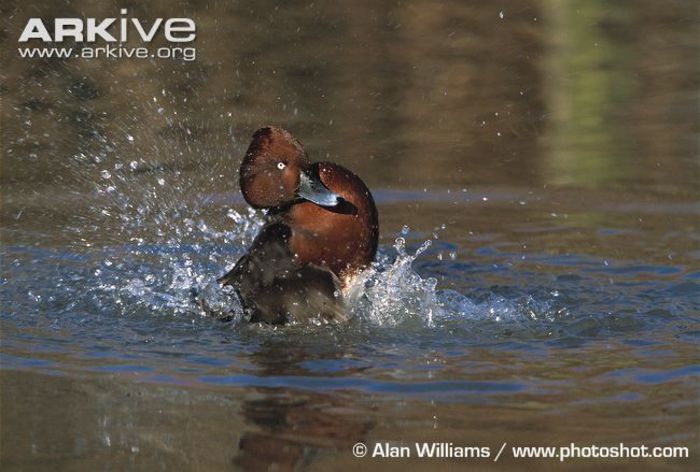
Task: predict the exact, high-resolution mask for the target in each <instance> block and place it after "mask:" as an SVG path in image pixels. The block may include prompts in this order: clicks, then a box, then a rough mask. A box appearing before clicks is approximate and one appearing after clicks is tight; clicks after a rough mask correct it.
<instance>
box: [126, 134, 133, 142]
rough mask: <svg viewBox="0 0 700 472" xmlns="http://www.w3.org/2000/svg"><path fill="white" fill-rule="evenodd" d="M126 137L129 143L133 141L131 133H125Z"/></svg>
mask: <svg viewBox="0 0 700 472" xmlns="http://www.w3.org/2000/svg"><path fill="white" fill-rule="evenodd" d="M126 139H127V140H129V142H130V143H133V142H134V137H133V136H132V135H130V134H127V135H126Z"/></svg>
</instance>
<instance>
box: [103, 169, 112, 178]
mask: <svg viewBox="0 0 700 472" xmlns="http://www.w3.org/2000/svg"><path fill="white" fill-rule="evenodd" d="M100 175H101V176H102V178H103V179H110V178H112V174H110V173H109V171H108V170H107V169H105V170H103V171H102V172H100Z"/></svg>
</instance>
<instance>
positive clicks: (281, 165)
mask: <svg viewBox="0 0 700 472" xmlns="http://www.w3.org/2000/svg"><path fill="white" fill-rule="evenodd" d="M285 167H287V164H285V163H284V162H278V163H277V168H278V169H279V170H283V169H284V168H285Z"/></svg>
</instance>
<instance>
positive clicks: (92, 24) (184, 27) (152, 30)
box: [19, 8, 196, 43]
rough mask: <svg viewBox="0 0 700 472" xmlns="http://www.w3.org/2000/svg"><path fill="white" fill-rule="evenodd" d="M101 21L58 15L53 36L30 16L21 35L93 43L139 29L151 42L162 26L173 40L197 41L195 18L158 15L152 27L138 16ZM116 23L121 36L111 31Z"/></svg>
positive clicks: (122, 38)
mask: <svg viewBox="0 0 700 472" xmlns="http://www.w3.org/2000/svg"><path fill="white" fill-rule="evenodd" d="M121 14H122V15H126V14H127V10H126V8H122V9H121ZM117 20H119V21H117ZM97 21H98V20H97V19H96V18H87V19H85V20H83V19H82V18H54V25H53V26H54V27H53V36H52V35H51V33H50V32H49V30H48V28H47V27H46V25H45V24H44V21H43V20H42V19H41V18H30V19H29V21H27V24H26V25H25V27H24V30H23V31H22V34H21V36H20V37H19V42H20V43H25V42H27V41H29V40H30V39H40V40H42V41H44V42H47V43H50V42H57V43H60V42H63V41H65V40H66V39H68V38H69V39H74V40H75V41H77V42H88V43H90V42H94V41H96V40H97V38H98V37H99V38H101V39H103V40H104V41H107V42H110V43H115V42H117V41H119V42H122V43H124V42H126V41H128V39H129V38H130V36H131V35H132V34H134V31H135V34H136V35H137V36H139V37H140V38H141V40H142V41H143V42H145V43H150V42H151V41H153V39H154V38H155V37H156V35H157V34H158V32H159V30H161V26H162V31H163V34H164V35H165V39H166V40H167V41H169V42H172V43H187V42H191V41H194V39H195V37H196V31H195V30H196V26H195V23H194V21H193V20H192V19H191V18H169V19H167V20H165V21H163V18H156V19H155V20H154V21H153V23H152V24H151V26H150V27H149V26H146V25H145V24H143V23H142V22H141V20H139V19H138V18H123V17H122V18H105V19H103V20H102V21H100V22H99V23H98V22H97ZM115 24H118V25H119V31H118V33H115V34H117V36H118V38H117V37H115V36H114V35H113V34H112V32H110V30H112V29H114V28H113V27H114V25H115ZM131 26H133V28H131ZM130 30H133V31H130Z"/></svg>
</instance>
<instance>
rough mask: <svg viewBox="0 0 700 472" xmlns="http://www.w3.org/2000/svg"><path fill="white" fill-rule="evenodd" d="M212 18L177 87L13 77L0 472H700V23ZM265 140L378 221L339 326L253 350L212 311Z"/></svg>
mask: <svg viewBox="0 0 700 472" xmlns="http://www.w3.org/2000/svg"><path fill="white" fill-rule="evenodd" d="M82 3H83V2H78V4H76V5H75V6H74V7H73V8H75V9H76V10H77V11H80V12H85V13H90V14H93V13H94V14H97V15H98V16H100V15H102V16H105V15H106V14H107V12H108V11H109V9H106V10H104V11H102V10H101V8H102V7H100V8H97V7H95V6H94V5H93V4H91V3H90V2H84V3H85V4H84V5H83V4H82ZM183 5H184V4H183ZM202 5H203V6H202ZM202 5H200V4H199V3H197V2H194V3H192V4H191V5H190V4H187V8H188V9H189V10H191V13H188V14H190V15H192V16H193V17H194V18H196V19H197V21H198V28H199V30H198V31H201V32H202V33H201V36H199V37H198V48H199V54H200V56H199V59H198V61H197V62H196V63H194V64H178V63H166V64H163V63H151V62H150V61H145V62H144V63H137V62H136V61H131V62H130V61H115V62H113V63H101V64H100V67H97V66H96V64H95V63H90V62H89V61H83V62H80V61H63V62H61V61H59V62H46V63H44V62H31V61H30V62H28V61H23V60H20V59H18V58H14V59H13V58H10V60H9V61H8V67H7V68H6V69H5V70H3V71H2V72H1V73H0V74H2V75H1V77H2V79H3V85H2V89H1V92H2V99H3V109H2V113H3V115H2V119H3V123H2V124H3V131H2V136H3V138H2V146H3V163H2V164H3V172H2V175H1V176H0V179H1V181H2V207H1V214H0V217H1V219H2V230H1V233H0V235H1V236H2V247H1V249H0V256H1V263H2V279H1V282H2V285H0V308H1V311H0V327H1V335H2V338H1V341H2V342H1V346H0V355H1V357H0V359H1V361H0V392H1V394H2V402H1V417H0V418H1V420H2V429H1V431H0V440H1V443H2V448H1V449H2V452H1V456H0V460H1V461H2V464H3V469H4V468H5V467H8V468H13V469H24V468H28V467H38V468H52V469H55V468H59V469H71V470H75V469H90V470H92V469H94V468H97V467H100V468H103V467H104V464H105V463H110V464H114V467H115V468H140V469H141V468H147V469H161V468H183V467H186V468H201V469H210V468H216V469H219V468H222V467H233V468H245V469H258V468H268V467H270V466H274V467H276V468H278V469H282V470H289V469H294V468H302V469H318V470H327V469H328V468H329V467H334V468H341V469H345V468H351V467H357V466H358V465H361V466H362V467H368V468H375V467H376V468H382V469H386V468H388V469H392V468H395V469H399V468H405V466H406V464H407V462H405V461H404V462H402V461H394V462H390V461H383V462H377V461H373V460H372V459H365V460H364V462H360V461H359V460H358V459H355V458H353V457H352V454H351V447H352V445H353V444H354V443H356V442H359V441H362V442H365V443H367V444H370V445H371V444H373V443H375V442H378V441H392V442H395V443H400V442H404V443H411V442H413V441H444V442H453V443H455V444H458V445H465V446H467V445H476V446H488V447H490V448H491V450H492V451H497V450H498V449H499V448H500V446H501V444H502V443H503V442H504V441H507V442H508V443H509V444H512V445H518V444H520V445H561V444H568V443H570V442H576V443H581V444H602V445H605V444H617V443H619V442H625V443H629V444H647V445H649V446H654V445H664V446H665V445H683V446H688V447H690V454H691V457H690V459H687V460H665V459H653V460H652V459H649V460H638V461H625V462H619V461H603V460H601V461H600V462H596V463H591V462H587V461H584V460H580V461H577V462H575V465H577V466H578V467H591V466H592V465H599V466H604V467H609V468H611V470H612V468H614V469H616V470H617V469H618V468H624V467H628V468H638V467H640V466H649V467H657V468H658V467H661V468H663V467H683V466H687V467H693V466H697V463H698V462H697V461H698V459H697V458H698V457H700V456H698V454H699V451H698V450H697V444H698V425H699V423H700V421H699V420H700V416H699V415H698V411H700V410H699V406H700V405H699V404H698V387H699V385H698V375H699V374H700V363H699V362H698V340H699V337H700V317H699V316H698V314H699V313H700V297H699V296H698V293H700V291H699V290H698V289H699V288H700V263H699V262H698V259H699V256H700V251H699V250H698V247H699V246H698V234H700V233H699V232H698V230H699V229H700V224H699V221H700V220H699V219H698V214H699V211H698V189H697V183H698V182H699V181H700V180H699V178H700V166H699V165H698V156H700V152H699V151H698V130H699V127H698V116H697V102H698V94H697V91H698V89H699V86H698V80H697V77H698V76H697V70H698V60H697V57H699V56H698V55H697V35H696V34H695V33H697V25H698V19H697V12H696V11H689V10H692V9H691V8H688V7H687V6H686V5H684V4H682V3H680V2H679V3H673V2H672V4H671V6H667V7H664V8H661V7H658V6H657V5H656V4H655V3H652V2H641V3H638V4H636V5H627V6H625V7H624V8H621V9H620V10H619V12H617V13H614V14H613V13H612V12H609V11H608V10H607V9H606V8H605V4H604V3H602V2H581V3H577V2H573V3H572V6H570V7H569V6H563V5H559V6H557V5H549V6H548V7H547V8H545V6H544V5H541V4H540V3H538V2H532V3H531V4H529V5H527V6H525V5H523V7H522V9H520V10H518V11H510V10H509V9H505V11H504V15H503V16H502V17H501V16H500V15H499V13H500V12H502V10H501V9H500V8H496V7H494V8H495V9H494V8H491V7H489V6H485V5H482V4H479V3H475V4H473V5H471V4H443V3H441V2H435V3H433V4H431V5H430V6H418V5H414V6H402V5H399V4H393V3H391V2H385V3H380V4H377V5H374V6H366V11H365V12H366V13H367V14H368V15H369V16H370V17H371V18H372V20H371V21H370V22H369V23H368V22H367V20H366V17H365V16H362V15H359V14H354V13H352V12H349V11H345V10H344V9H342V8H341V7H334V6H321V7H319V6H314V5H309V6H306V7H304V8H301V7H300V8H292V7H284V6H280V8H281V9H282V10H281V11H280V10H279V9H277V10H275V9H274V8H273V5H272V4H270V5H268V4H267V3H261V4H260V5H258V6H257V7H255V8H253V9H252V10H249V9H248V8H247V7H246V8H244V7H239V6H224V5H219V4H218V3H216V2H204V3H203V4H202ZM161 7H162V8H165V7H164V6H160V3H159V2H155V3H154V4H153V5H152V6H151V7H148V8H146V7H144V8H145V9H144V13H143V16H144V17H149V15H150V16H153V15H157V14H161V13H158V12H159V11H160V8H161ZM3 8H5V7H3ZM37 8H38V9H39V11H41V12H42V13H45V14H47V15H51V14H54V13H55V12H54V9H55V8H57V7H55V6H54V5H53V4H48V3H47V4H46V5H43V6H38V7H37ZM105 8H106V7H105ZM96 9H97V12H96ZM10 10H11V11H12V12H13V13H12V15H13V16H11V18H15V19H17V22H18V24H19V23H21V24H23V21H20V19H21V18H24V16H27V15H33V14H34V13H31V12H26V11H24V10H23V9H21V8H20V7H19V6H18V5H14V7H13V9H12V8H11V9H10ZM662 10H663V11H662ZM270 11H276V12H278V13H275V14H272V13H270ZM9 17H10V16H8V18H9ZM224 17H225V18H228V19H230V21H229V22H224V21H220V20H218V19H219V18H224ZM416 18H423V19H422V20H421V21H418V20H417V19H416ZM262 24H269V25H271V26H272V29H268V28H267V27H265V28H263V27H261V26H260V25H262ZM16 28H18V26H17V25H14V23H13V24H9V26H8V25H6V29H7V30H8V31H9V34H8V35H5V36H3V37H2V42H3V43H2V44H3V48H5V47H9V46H12V47H14V36H13V35H14V32H15V31H14V30H15V29H16ZM647 30H651V31H654V32H655V34H651V35H648V34H643V33H642V31H647ZM270 31H274V32H270ZM226 35H233V36H235V37H236V38H238V41H237V42H236V45H235V47H232V48H231V49H232V50H229V48H228V46H226V47H224V46H225V45H224V44H221V43H222V41H221V38H222V37H225V36H226ZM269 35H272V38H270V37H269ZM445 38H447V39H445ZM630 38H633V39H634V40H633V41H632V40H630ZM272 39H274V41H272ZM8 45H9V46H8ZM368 45H370V46H372V47H369V48H368ZM382 45H386V46H382ZM382 47H386V48H387V49H386V50H385V49H382ZM338 51H340V52H342V53H343V54H338ZM693 58H694V59H693ZM234 72H235V73H234ZM358 76H361V77H364V78H365V80H359V79H358V78H357V77H358ZM137 84H138V86H137ZM270 121H273V122H276V123H280V124H283V125H284V126H286V127H289V128H290V129H292V130H293V131H294V132H295V133H296V134H297V135H298V136H299V137H300V139H301V140H302V142H304V143H305V144H306V146H307V148H308V150H309V152H310V154H311V157H312V158H313V159H330V160H334V161H337V162H340V163H342V164H343V165H346V166H348V167H350V168H351V169H353V170H355V171H356V172H357V173H358V174H360V175H361V176H362V177H363V179H365V181H366V182H367V183H368V185H369V186H370V188H371V189H372V192H373V194H374V196H375V200H376V201H377V204H378V207H379V211H380V225H381V228H380V229H381V239H380V249H379V255H378V257H377V262H376V263H375V265H374V266H373V267H372V268H371V270H370V271H368V273H367V274H365V277H364V278H362V279H361V280H358V281H357V282H356V283H355V285H354V286H353V287H352V288H351V295H350V296H349V300H350V301H349V305H350V311H351V313H352V317H351V320H350V322H349V323H348V324H347V325H324V324H319V325H316V324H313V323H311V324H309V325H294V326H289V327H270V326H264V325H250V324H248V323H246V322H244V321H241V319H240V308H239V307H238V305H237V303H236V300H235V299H234V298H232V297H231V296H230V294H227V293H225V292H223V291H221V290H220V289H219V287H218V285H217V284H216V283H215V279H216V278H217V277H218V276H220V275H221V274H222V273H223V272H224V271H225V270H226V269H227V268H229V267H231V266H232V264H233V263H235V261H236V260H237V258H238V257H240V256H241V254H243V253H244V252H245V250H246V248H247V246H248V245H249V244H250V242H251V241H252V239H253V237H254V236H255V234H256V233H257V231H258V230H259V228H260V227H261V225H262V224H263V222H264V215H263V214H262V213H261V212H255V211H253V210H250V209H249V208H247V207H246V206H245V204H244V202H243V200H242V198H241V196H240V194H239V192H238V189H237V182H238V176H237V168H238V165H239V163H240V159H241V158H242V155H243V152H244V150H245V148H246V146H247V144H248V140H249V136H250V134H251V133H252V131H253V130H254V129H255V128H257V127H258V126H260V125H263V124H266V123H267V122H270ZM198 298H199V299H204V300H206V302H207V304H208V305H209V306H212V307H215V308H216V309H218V310H219V311H220V312H221V313H223V314H231V315H233V321H230V322H222V321H218V320H216V319H213V318H212V317H210V316H207V315H206V314H205V313H203V312H202V310H201V309H200V305H199V303H198ZM488 460H489V459H478V460H477V459H473V462H469V463H468V464H467V465H472V466H485V465H486V464H488V463H490V462H488ZM503 462H504V463H505V464H506V465H509V466H514V467H522V466H524V465H527V464H523V463H522V462H516V461H515V460H514V459H513V458H512V457H508V455H507V454H506V457H504V459H503ZM550 463H551V462H548V461H545V460H542V461H540V462H532V464H533V465H535V464H537V465H541V466H545V465H547V464H550ZM499 465H501V464H499ZM411 466H412V467H417V468H425V469H430V470H433V469H435V468H450V467H460V466H465V464H464V462H463V461H462V462H460V461H457V460H453V461H449V460H445V461H438V462H420V461H413V462H411Z"/></svg>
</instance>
